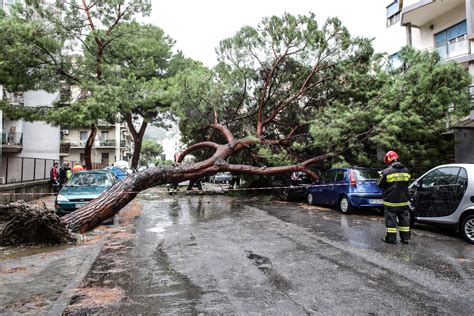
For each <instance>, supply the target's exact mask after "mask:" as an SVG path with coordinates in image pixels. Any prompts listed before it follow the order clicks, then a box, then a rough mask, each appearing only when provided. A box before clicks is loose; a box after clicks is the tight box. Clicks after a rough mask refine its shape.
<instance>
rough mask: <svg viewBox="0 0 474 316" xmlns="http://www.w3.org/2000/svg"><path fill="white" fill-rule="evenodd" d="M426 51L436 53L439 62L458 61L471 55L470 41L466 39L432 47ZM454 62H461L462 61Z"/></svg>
mask: <svg viewBox="0 0 474 316" xmlns="http://www.w3.org/2000/svg"><path fill="white" fill-rule="evenodd" d="M428 50H431V51H437V52H438V54H439V56H440V57H441V60H449V59H458V58H460V57H464V56H468V55H470V54H471V41H470V40H468V39H467V38H463V39H461V40H457V41H452V42H449V43H446V44H443V45H438V46H436V47H432V48H430V49H428ZM456 61H457V62H463V60H456Z"/></svg>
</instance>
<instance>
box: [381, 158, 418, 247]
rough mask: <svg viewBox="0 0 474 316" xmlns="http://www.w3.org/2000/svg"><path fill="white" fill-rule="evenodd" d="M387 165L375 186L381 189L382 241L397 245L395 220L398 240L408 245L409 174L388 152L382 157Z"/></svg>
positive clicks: (397, 159)
mask: <svg viewBox="0 0 474 316" xmlns="http://www.w3.org/2000/svg"><path fill="white" fill-rule="evenodd" d="M384 162H385V164H387V165H389V166H388V167H387V168H385V169H384V170H383V171H382V172H381V174H380V179H379V180H378V182H377V184H378V186H379V187H380V188H382V189H383V205H384V210H385V228H386V231H387V234H386V236H385V238H383V239H382V240H383V241H384V242H386V243H388V244H396V243H397V219H398V231H399V233H400V240H401V242H402V243H404V244H408V240H409V239H410V212H409V206H408V200H409V194H408V184H409V180H410V172H409V171H408V169H407V168H406V167H405V166H404V165H403V164H402V163H401V162H400V159H399V157H398V154H397V153H396V152H394V151H392V150H391V151H388V152H387V153H386V154H385V157H384Z"/></svg>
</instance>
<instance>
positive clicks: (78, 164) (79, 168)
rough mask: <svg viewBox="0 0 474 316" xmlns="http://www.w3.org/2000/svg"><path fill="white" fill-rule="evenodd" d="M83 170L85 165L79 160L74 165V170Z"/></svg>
mask: <svg viewBox="0 0 474 316" xmlns="http://www.w3.org/2000/svg"><path fill="white" fill-rule="evenodd" d="M83 170H84V167H82V165H81V164H80V163H78V162H76V164H75V165H74V167H72V172H78V171H83Z"/></svg>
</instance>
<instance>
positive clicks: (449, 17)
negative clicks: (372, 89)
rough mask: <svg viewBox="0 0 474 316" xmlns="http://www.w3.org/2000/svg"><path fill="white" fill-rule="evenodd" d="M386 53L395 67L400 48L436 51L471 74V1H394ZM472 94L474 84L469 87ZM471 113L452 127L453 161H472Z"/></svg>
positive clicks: (473, 54)
mask: <svg viewBox="0 0 474 316" xmlns="http://www.w3.org/2000/svg"><path fill="white" fill-rule="evenodd" d="M386 12H387V36H390V38H391V44H390V45H388V47H387V53H388V54H389V56H390V60H391V62H392V64H393V65H394V66H397V53H398V51H399V50H400V48H401V47H403V46H405V45H411V46H413V47H414V48H416V49H419V50H428V51H437V52H438V54H439V56H440V58H441V61H442V62H446V61H455V62H456V63H458V64H460V65H462V66H463V67H464V68H466V69H468V70H469V72H470V73H471V75H474V0H449V1H447V0H422V1H415V0H411V1H410V0H395V1H392V2H390V3H389V5H388V6H387V11H386ZM470 92H471V95H474V86H473V85H471V87H470ZM472 119H473V118H472V114H471V115H470V116H468V117H466V118H465V119H463V120H462V121H461V122H459V123H458V124H454V126H449V127H450V128H452V130H451V131H452V135H453V136H454V144H455V148H454V160H455V161H456V162H464V163H474V146H471V145H472V144H473V143H474V139H472V137H474V134H472V131H471V129H470V128H471V125H470V124H468V122H469V121H470V120H471V121H472Z"/></svg>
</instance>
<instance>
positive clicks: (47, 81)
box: [0, 0, 151, 164]
mask: <svg viewBox="0 0 474 316" xmlns="http://www.w3.org/2000/svg"><path fill="white" fill-rule="evenodd" d="M150 10H151V5H150V3H149V1H146V0H127V1H126V0H94V1H92V0H89V1H70V2H66V1H54V2H53V3H51V4H43V1H40V0H27V1H25V5H24V6H23V7H21V6H17V7H16V10H14V12H13V14H12V15H11V16H9V17H2V18H0V34H1V35H0V37H1V40H2V44H3V43H8V44H9V45H1V47H0V58H1V63H0V83H2V84H4V86H5V88H6V89H7V90H9V91H10V92H18V91H25V90H29V89H45V90H47V91H50V92H57V91H61V90H70V89H71V87H73V89H72V90H73V91H72V92H71V91H70V92H69V95H63V96H62V97H58V99H57V102H55V104H54V105H53V107H52V108H48V107H38V108H25V107H17V106H12V105H9V104H6V102H3V104H2V109H3V110H4V111H5V113H6V115H7V116H9V117H10V118H12V119H16V118H23V119H26V120H43V121H47V122H50V123H53V124H57V125H63V126H68V127H84V126H90V127H91V130H92V132H91V134H90V136H89V139H88V141H87V144H86V149H85V153H86V163H87V164H90V162H91V161H90V160H91V159H90V152H91V148H92V145H93V140H94V137H95V134H96V127H95V124H96V123H97V122H98V121H99V120H106V121H109V122H110V123H112V122H114V121H116V119H117V115H116V114H117V112H118V108H117V107H114V106H113V105H114V103H108V102H107V103H106V102H104V100H110V98H113V97H114V96H115V95H116V92H117V89H116V87H115V86H114V85H113V83H112V82H110V81H107V79H108V78H112V77H113V76H112V75H110V74H111V73H113V72H114V67H113V65H109V64H108V61H107V60H106V58H105V51H106V50H109V49H111V47H112V46H113V45H114V44H115V42H116V41H117V40H118V39H120V38H121V37H123V36H125V35H126V31H127V30H124V28H122V27H120V26H121V24H122V23H124V22H127V21H133V19H134V18H135V16H136V15H139V14H141V15H146V14H148V13H149V12H150Z"/></svg>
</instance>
